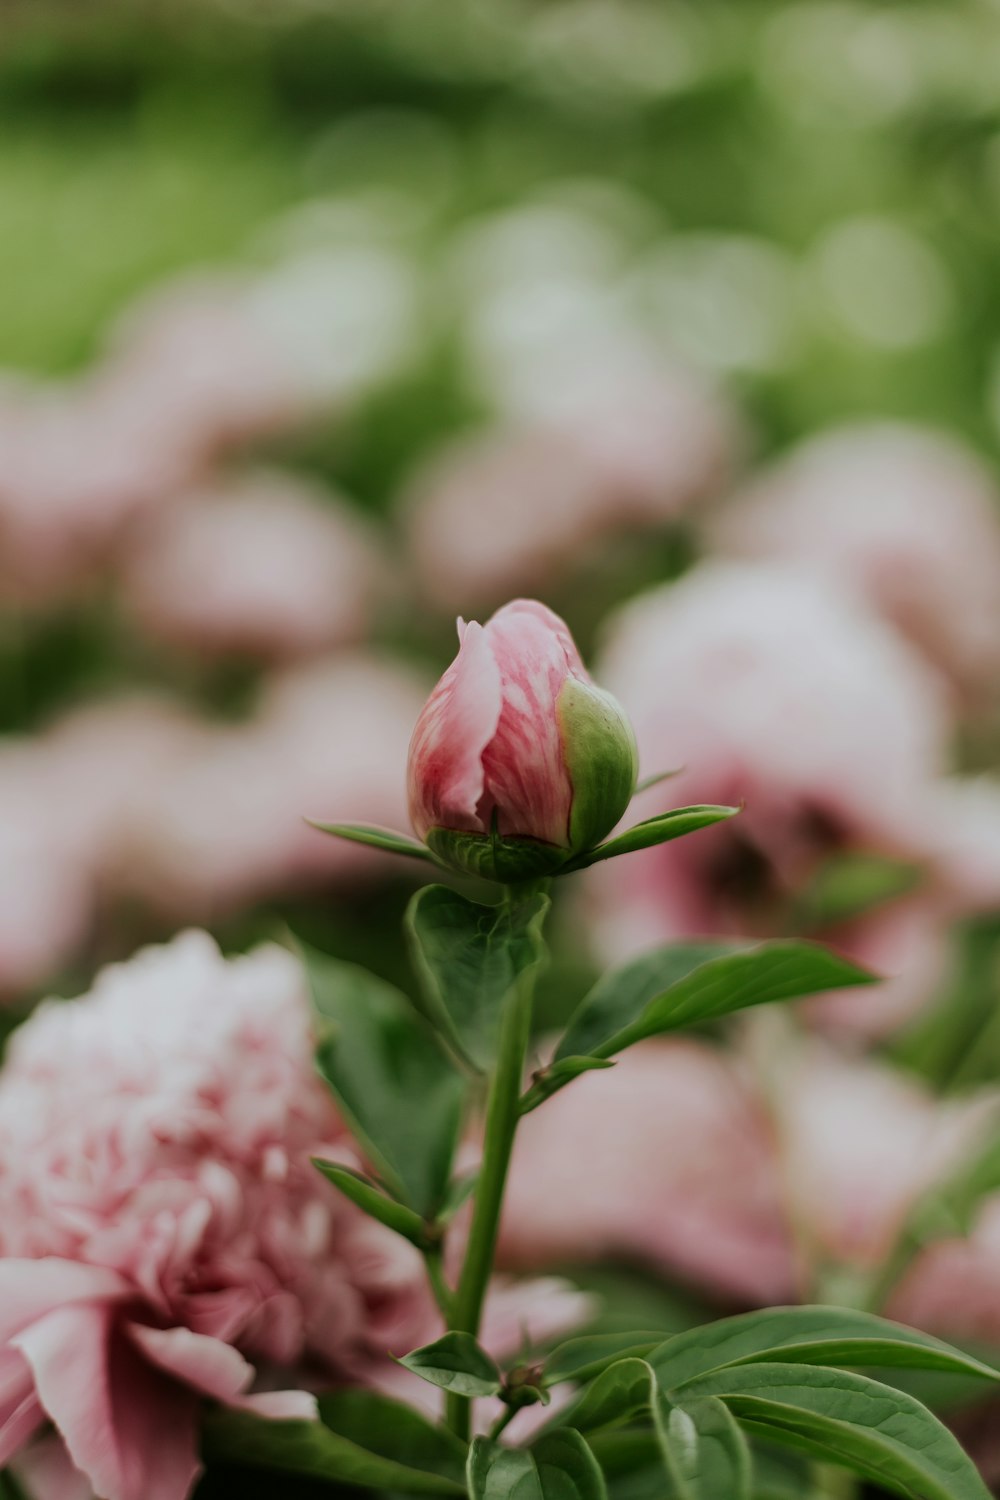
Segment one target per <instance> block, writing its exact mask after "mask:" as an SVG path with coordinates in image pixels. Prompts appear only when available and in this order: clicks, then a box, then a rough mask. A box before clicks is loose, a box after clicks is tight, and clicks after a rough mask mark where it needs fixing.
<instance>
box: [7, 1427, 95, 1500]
mask: <svg viewBox="0 0 1000 1500" xmlns="http://www.w3.org/2000/svg"><path fill="white" fill-rule="evenodd" d="M13 1469H14V1474H15V1476H16V1478H18V1479H20V1480H22V1481H23V1482H24V1485H25V1487H26V1489H27V1491H28V1494H29V1495H34V1496H37V1497H38V1500H93V1493H94V1492H93V1490H92V1489H91V1487H90V1481H89V1480H88V1479H87V1478H86V1476H85V1475H83V1474H81V1473H80V1470H79V1469H77V1468H76V1467H75V1466H74V1465H73V1464H72V1463H71V1462H70V1456H69V1454H68V1453H67V1452H66V1445H65V1443H63V1441H62V1439H61V1438H58V1437H51V1438H46V1439H45V1440H44V1441H43V1442H40V1443H32V1445H31V1447H30V1448H28V1449H27V1450H26V1452H24V1453H23V1454H22V1455H21V1457H20V1458H19V1459H18V1460H17V1463H16V1464H14V1465H13Z"/></svg>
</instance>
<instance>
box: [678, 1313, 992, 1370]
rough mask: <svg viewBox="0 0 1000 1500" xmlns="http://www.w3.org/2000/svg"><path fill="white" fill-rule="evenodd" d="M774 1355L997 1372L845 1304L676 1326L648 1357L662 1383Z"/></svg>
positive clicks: (806, 1360)
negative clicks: (677, 1330)
mask: <svg viewBox="0 0 1000 1500" xmlns="http://www.w3.org/2000/svg"><path fill="white" fill-rule="evenodd" d="M767 1360H779V1361H781V1362H782V1363H784V1364H789V1363H793V1362H795V1363H797V1362H799V1361H802V1362H803V1363H805V1364H811V1365H838V1366H844V1367H846V1368H849V1369H851V1368H855V1367H856V1366H859V1365H877V1366H882V1367H885V1368H890V1367H891V1368H895V1369H926V1370H947V1371H950V1372H952V1373H954V1374H962V1375H981V1376H982V1377H983V1378H984V1379H986V1380H997V1379H1000V1375H998V1374H997V1372H996V1371H994V1370H992V1369H991V1367H990V1366H989V1365H986V1364H983V1363H982V1361H980V1360H977V1359H974V1358H973V1357H972V1356H971V1355H968V1354H963V1353H962V1352H961V1351H960V1350H958V1349H953V1348H952V1347H951V1345H950V1344H946V1343H944V1342H943V1341H942V1340H941V1339H935V1338H933V1337H931V1335H930V1334H926V1333H920V1332H918V1331H917V1330H916V1329H913V1328H906V1327H904V1326H903V1325H902V1324H901V1323H892V1322H890V1321H889V1320H888V1319H887V1318H878V1317H875V1316H874V1315H873V1314H872V1313H864V1312H855V1311H853V1310H852V1309H849V1308H843V1307H768V1308H765V1309H764V1310H763V1311H761V1312H752V1313H741V1314H740V1315H739V1316H738V1317H735V1318H722V1319H720V1320H719V1321H718V1322H717V1323H709V1324H707V1325H705V1326H704V1327H702V1328H692V1329H688V1330H686V1331H685V1332H684V1333H678V1334H675V1336H674V1337H673V1338H671V1339H668V1340H667V1341H666V1342H665V1343H663V1344H661V1345H660V1347H659V1348H658V1349H654V1350H653V1352H652V1354H650V1356H649V1363H650V1364H651V1365H652V1367H653V1369H654V1370H655V1371H656V1376H657V1379H658V1380H659V1382H660V1385H661V1386H662V1388H663V1389H664V1390H678V1389H680V1388H682V1387H683V1386H685V1385H686V1384H687V1382H689V1381H691V1380H694V1379H696V1378H697V1377H698V1376H700V1375H703V1374H707V1373H708V1372H710V1371H713V1370H719V1369H721V1368H723V1367H725V1366H732V1365H740V1364H746V1363H749V1362H760V1361H767Z"/></svg>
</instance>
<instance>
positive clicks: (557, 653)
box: [480, 599, 589, 845]
mask: <svg viewBox="0 0 1000 1500" xmlns="http://www.w3.org/2000/svg"><path fill="white" fill-rule="evenodd" d="M485 630H486V635H487V637H488V639H489V643H490V647H491V649H492V652H493V656H494V657H495V659H496V662H497V665H498V667H499V669H500V678H501V683H502V690H503V706H502V708H501V711H500V718H499V721H498V723H497V727H496V733H495V734H494V735H493V736H492V738H491V740H490V742H489V744H488V745H487V747H486V749H485V751H484V752H483V756H482V764H483V771H484V773H485V789H484V796H483V799H482V802H481V804H480V816H481V820H482V822H483V824H484V825H485V826H486V827H488V826H489V823H490V820H491V818H492V813H493V809H494V808H495V809H496V812H497V822H498V828H499V832H500V833H501V834H505V835H508V834H509V835H518V834H520V835H523V836H528V837H531V838H537V839H542V840H544V841H545V842H547V843H552V844H557V845H561V844H565V843H566V842H567V840H568V837H569V817H570V810H571V806H572V800H573V788H572V785H571V783H570V779H569V772H568V770H567V767H566V761H565V755H564V752H563V745H562V736H561V733H560V728H559V718H558V714H557V710H556V705H557V701H558V698H559V694H560V692H561V690H562V687H563V685H564V683H565V682H566V679H567V677H570V676H572V677H577V678H579V679H580V680H581V681H584V682H587V681H589V678H588V677H587V673H586V671H585V669H584V666H583V663H582V661H581V660H580V657H579V653H578V652H577V649H576V647H575V645H574V644H573V639H572V637H571V636H570V634H569V631H568V630H567V629H566V626H565V625H564V624H563V622H562V620H560V619H559V617H558V615H554V614H553V613H552V611H551V610H550V609H546V608H545V606H544V605H543V604H538V603H536V602H535V601H534V600H528V599H516V600H515V601H514V602H513V603H512V604H508V605H506V606H505V607H504V608H503V609H501V610H498V612H497V613H496V614H495V615H494V616H493V618H492V619H491V620H490V621H489V622H488V623H487V625H486V627H485Z"/></svg>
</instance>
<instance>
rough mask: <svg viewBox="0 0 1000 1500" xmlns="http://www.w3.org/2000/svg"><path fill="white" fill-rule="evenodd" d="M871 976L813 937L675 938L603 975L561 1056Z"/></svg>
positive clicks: (602, 1051)
mask: <svg viewBox="0 0 1000 1500" xmlns="http://www.w3.org/2000/svg"><path fill="white" fill-rule="evenodd" d="M873 977H874V976H873V975H871V974H866V973H865V972H864V971H863V970H862V969H859V968H857V967H856V966H855V965H854V964H851V963H848V962H847V960H846V959H843V958H838V957H837V955H836V954H834V953H831V952H830V951H829V950H828V949H826V948H820V947H817V946H816V945H815V944H813V943H804V942H775V943H757V944H754V945H753V946H750V947H747V946H734V945H733V944H728V943H721V942H720V943H677V944H672V945H670V946H669V947H666V948H660V949H657V950H656V951H655V952H654V953H649V954H646V955H645V956H644V957H642V958H639V959H636V960H635V961H634V962H633V963H631V964H627V965H626V966H625V967H624V968H622V969H617V970H613V971H612V972H611V973H610V974H606V975H605V976H604V978H603V979H600V980H598V982H597V984H596V985H595V986H594V988H593V989H592V990H591V991H590V994H589V995H587V996H586V997H585V998H584V1000H583V1002H582V1004H581V1005H580V1008H579V1009H578V1010H577V1012H576V1014H575V1015H574V1016H573V1017H572V1019H571V1020H570V1023H569V1026H568V1028H567V1030H566V1033H565V1035H564V1036H563V1038H562V1040H561V1041H560V1043H559V1046H558V1048H557V1049H556V1061H559V1060H561V1059H562V1058H565V1057H577V1056H584V1055H587V1054H590V1055H592V1056H594V1057H610V1056H611V1055H612V1054H613V1053H615V1052H620V1051H621V1050H622V1049H623V1048H624V1047H630V1046H632V1044H633V1043H634V1042H639V1041H642V1040H643V1039H644V1038H645V1037H650V1036H659V1035H661V1034H663V1033H664V1032H669V1031H679V1030H681V1029H682V1028H683V1027H685V1026H692V1025H694V1024H695V1023H698V1022H704V1021H714V1020H717V1019H718V1018H719V1017H720V1016H725V1015H728V1014H729V1013H730V1012H731V1011H736V1010H745V1009H746V1008H747V1007H749V1006H752V1005H765V1004H767V1003H769V1002H771V1001H775V1000H793V999H796V998H797V997H798V996H800V995H809V994H813V993H815V992H816V991H821V990H832V989H840V988H841V987H843V986H844V985H853V984H870V983H871V982H872V980H873Z"/></svg>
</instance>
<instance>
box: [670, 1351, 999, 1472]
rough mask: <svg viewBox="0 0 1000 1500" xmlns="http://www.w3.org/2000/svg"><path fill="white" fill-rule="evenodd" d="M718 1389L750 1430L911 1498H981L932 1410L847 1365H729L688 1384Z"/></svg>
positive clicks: (709, 1392) (970, 1467)
mask: <svg viewBox="0 0 1000 1500" xmlns="http://www.w3.org/2000/svg"><path fill="white" fill-rule="evenodd" d="M689 1389H690V1392H691V1393H692V1394H697V1395H699V1396H702V1395H704V1396H719V1397H721V1399H722V1400H723V1401H725V1403H726V1405H727V1406H728V1407H729V1409H730V1411H731V1412H732V1413H733V1415H734V1416H735V1417H736V1418H737V1419H738V1420H739V1421H741V1422H744V1421H745V1422H748V1423H751V1424H752V1427H751V1431H752V1432H753V1433H756V1434H760V1435H764V1432H765V1429H766V1435H767V1437H768V1438H769V1439H770V1440H771V1441H773V1442H776V1443H790V1444H791V1446H793V1447H795V1448H796V1450H797V1451H806V1452H809V1453H811V1454H812V1455H813V1456H814V1457H817V1458H821V1459H823V1460H824V1461H826V1462H829V1463H835V1464H843V1465H846V1466H847V1467H849V1468H851V1469H853V1470H855V1471H856V1472H857V1473H859V1474H862V1475H863V1476H864V1477H865V1478H867V1479H872V1480H874V1481H875V1482H876V1483H878V1484H880V1485H883V1486H884V1487H886V1488H888V1489H891V1490H894V1491H895V1492H896V1493H898V1494H901V1495H905V1496H910V1497H913V1500H987V1497H988V1494H989V1491H988V1490H987V1489H986V1486H985V1485H984V1484H983V1481H982V1479H981V1478H980V1476H979V1474H978V1472H977V1470H976V1467H975V1465H974V1464H973V1462H972V1460H971V1459H970V1458H968V1457H967V1455H966V1454H965V1453H963V1451H962V1449H961V1447H960V1446H959V1444H958V1442H957V1441H956V1439H955V1438H954V1437H953V1436H952V1434H951V1433H950V1432H949V1431H948V1429H947V1428H946V1427H945V1426H944V1425H943V1424H942V1423H941V1422H939V1421H938V1419H937V1417H935V1416H932V1414H931V1413H930V1412H929V1411H928V1410H927V1408H926V1407H925V1406H921V1405H920V1403H919V1402H918V1401H914V1400H913V1398H912V1396H907V1395H904V1394H903V1392H902V1391H895V1390H892V1389H891V1388H890V1387H889V1386H886V1385H882V1384H880V1383H879V1382H878V1381H877V1380H869V1379H868V1378H867V1376H864V1375H857V1374H855V1373H853V1372H851V1371H848V1370H832V1369H823V1368H820V1367H818V1366H814V1365H789V1364H758V1365H731V1366H729V1367H728V1368H726V1369H723V1370H716V1371H714V1373H712V1374H711V1375H704V1376H702V1377H700V1378H699V1379H698V1380H697V1381H696V1382H694V1383H693V1384H692V1385H691V1387H690V1388H689Z"/></svg>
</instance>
